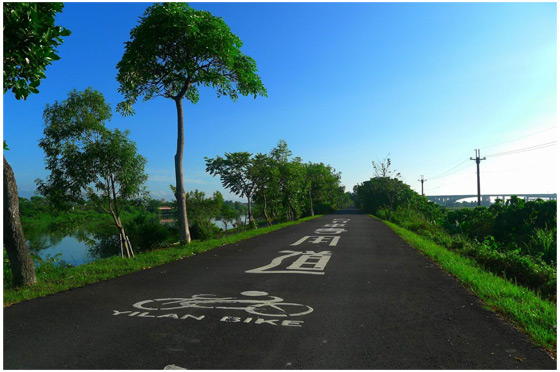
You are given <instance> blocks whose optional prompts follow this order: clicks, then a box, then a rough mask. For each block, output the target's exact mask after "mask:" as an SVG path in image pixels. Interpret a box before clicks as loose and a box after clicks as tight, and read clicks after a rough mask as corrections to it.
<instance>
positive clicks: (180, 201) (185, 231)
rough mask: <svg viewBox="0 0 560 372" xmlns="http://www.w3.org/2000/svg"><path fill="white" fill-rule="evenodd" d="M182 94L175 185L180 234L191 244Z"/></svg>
mask: <svg viewBox="0 0 560 372" xmlns="http://www.w3.org/2000/svg"><path fill="white" fill-rule="evenodd" d="M182 98H183V97H182V96H181V97H179V98H176V99H175V104H176V106H177V153H176V154H175V186H176V190H175V192H176V194H175V198H176V199H177V211H178V213H179V234H180V239H181V243H183V244H185V243H186V244H189V243H190V242H191V234H190V231H189V220H188V218H187V200H186V197H185V184H184V180H183V151H184V147H185V130H184V125H183V103H182Z"/></svg>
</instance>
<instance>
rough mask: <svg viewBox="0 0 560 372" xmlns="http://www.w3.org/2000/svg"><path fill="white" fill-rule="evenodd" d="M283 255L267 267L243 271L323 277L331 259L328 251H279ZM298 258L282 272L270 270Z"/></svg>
mask: <svg viewBox="0 0 560 372" xmlns="http://www.w3.org/2000/svg"><path fill="white" fill-rule="evenodd" d="M280 253H285V254H284V255H283V256H280V257H276V258H275V259H273V260H272V262H270V263H269V264H268V265H265V266H262V267H258V268H256V269H251V270H247V271H245V272H246V273H249V274H310V275H324V274H325V272H324V270H325V266H326V265H327V263H328V262H329V260H330V258H331V252H330V251H321V252H314V251H304V252H299V251H280ZM295 256H300V257H298V258H297V259H296V261H295V262H294V263H292V264H291V265H289V266H288V267H287V268H286V269H284V270H270V269H274V268H276V267H278V266H280V264H281V263H282V261H284V260H286V259H287V258H290V257H295Z"/></svg>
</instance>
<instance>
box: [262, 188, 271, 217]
mask: <svg viewBox="0 0 560 372" xmlns="http://www.w3.org/2000/svg"><path fill="white" fill-rule="evenodd" d="M262 197H263V201H264V203H263V204H264V206H263V212H264V218H265V219H266V226H272V223H271V221H270V218H269V217H268V213H267V211H266V193H265V192H264V191H263V193H262Z"/></svg>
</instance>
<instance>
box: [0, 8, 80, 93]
mask: <svg viewBox="0 0 560 372" xmlns="http://www.w3.org/2000/svg"><path fill="white" fill-rule="evenodd" d="M3 7H4V29H3V31H4V71H3V74H4V93H6V92H7V91H8V90H11V91H12V92H13V93H14V94H15V96H16V99H21V98H23V99H26V98H27V97H28V96H29V94H30V93H39V90H38V89H37V87H38V86H39V84H40V83H41V79H44V78H45V77H46V75H45V70H46V68H47V66H48V65H50V64H51V62H52V61H56V60H58V59H60V57H59V56H58V54H57V50H56V48H57V47H58V46H60V45H61V44H62V42H63V40H62V37H63V36H69V35H70V31H69V30H67V29H65V28H64V27H60V26H55V24H54V18H55V16H56V13H60V12H61V11H62V8H63V7H64V5H63V4H62V3H4V4H3Z"/></svg>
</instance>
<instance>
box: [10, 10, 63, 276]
mask: <svg viewBox="0 0 560 372" xmlns="http://www.w3.org/2000/svg"><path fill="white" fill-rule="evenodd" d="M2 6H3V9H4V27H3V34H4V64H3V78H4V94H5V93H6V92H7V91H8V90H11V91H12V92H13V93H14V95H15V97H16V99H18V100H19V99H21V98H23V99H26V98H27V96H28V95H29V94H31V93H38V92H39V90H38V89H37V87H38V86H39V84H40V83H41V79H43V78H45V69H46V67H47V66H48V65H49V64H50V63H51V61H54V60H57V59H59V57H58V54H57V51H56V47H58V46H59V45H60V44H61V43H62V41H63V40H62V37H63V36H69V35H70V31H68V30H67V29H65V28H63V27H60V26H55V25H54V18H55V15H56V13H59V12H61V11H62V8H63V4H62V3H4V4H2ZM4 150H7V146H6V142H5V141H4ZM3 177H4V247H5V248H6V251H7V253H8V259H9V260H10V265H11V268H12V274H13V277H14V284H15V285H31V284H34V283H36V281H37V279H36V276H35V269H34V267H33V260H32V259H31V255H30V253H29V248H28V247H27V244H26V242H25V236H24V234H23V229H22V227H21V221H20V215H19V203H18V194H17V183H16V179H15V176H14V172H13V171H12V168H11V167H10V164H9V163H8V161H7V160H6V157H5V156H4V171H3Z"/></svg>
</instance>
